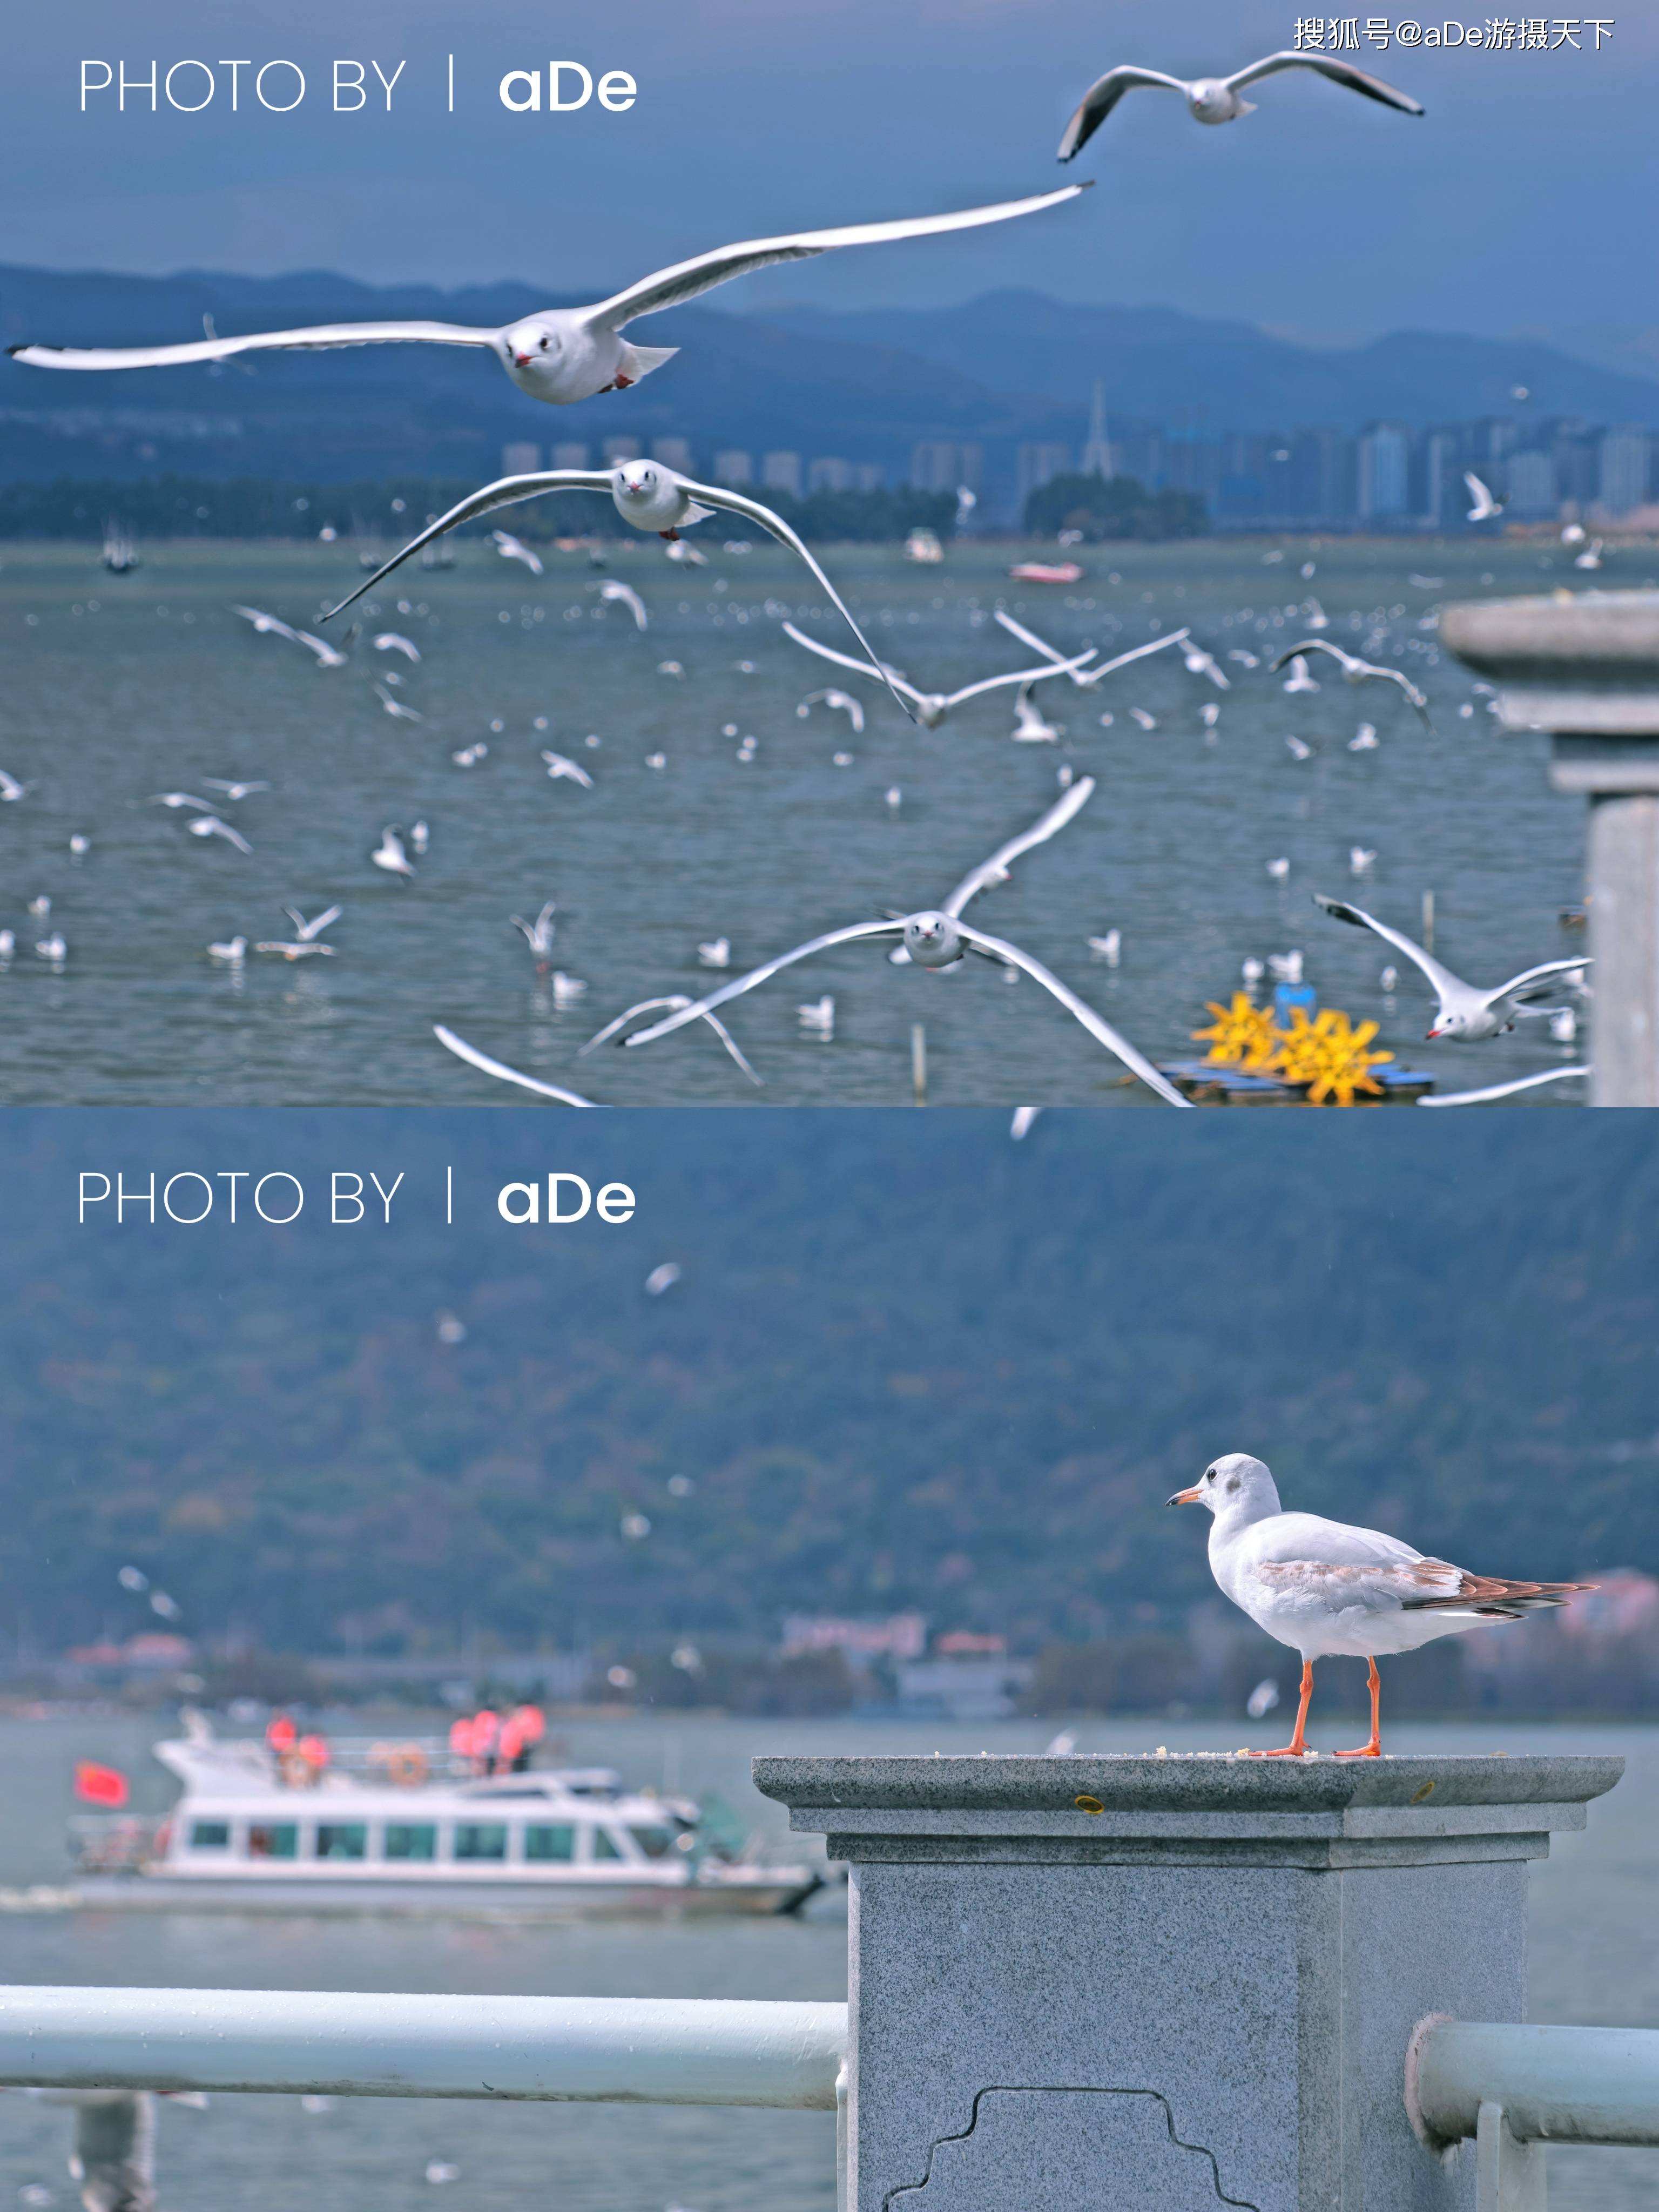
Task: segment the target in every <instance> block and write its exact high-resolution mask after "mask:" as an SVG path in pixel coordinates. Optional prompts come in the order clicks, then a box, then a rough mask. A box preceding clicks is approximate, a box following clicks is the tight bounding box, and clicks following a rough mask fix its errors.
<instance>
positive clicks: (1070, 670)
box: [996, 607, 1207, 690]
mask: <svg viewBox="0 0 1659 2212" xmlns="http://www.w3.org/2000/svg"><path fill="white" fill-rule="evenodd" d="M996 617H997V620H998V621H999V622H1000V623H1001V624H1002V627H1003V628H1004V629H1006V631H1007V632H1008V634H1009V635H1010V636H1012V637H1017V638H1018V640H1019V641H1020V643H1021V644H1022V645H1029V646H1030V648H1031V650H1032V652H1033V653H1041V654H1042V656H1043V658H1044V659H1045V660H1048V661H1051V662H1052V663H1053V664H1054V674H1055V675H1056V676H1058V675H1059V674H1060V673H1061V671H1064V672H1065V673H1066V674H1067V675H1069V676H1070V678H1071V679H1072V681H1073V684H1077V685H1078V686H1079V688H1080V689H1083V690H1089V689H1091V688H1092V687H1093V686H1094V685H1095V684H1098V683H1099V682H1100V680H1101V678H1102V677H1103V676H1110V675H1112V674H1113V673H1114V672H1115V671H1116V670H1117V669H1120V668H1127V666H1128V665H1129V663H1130V662H1131V661H1132V660H1145V659H1146V657H1147V655H1148V654H1149V653H1162V652H1163V651H1164V647H1166V646H1170V645H1179V646H1182V647H1184V646H1185V645H1186V642H1187V639H1188V635H1189V633H1188V631H1186V630H1184V629H1172V630H1171V631H1170V634H1169V635H1168V636H1167V637H1155V638H1153V639H1152V641H1151V642H1150V643H1149V644H1146V645H1135V646H1131V647H1130V648H1129V650H1128V652H1127V653H1118V654H1117V655H1116V656H1115V658H1114V659H1110V660H1103V661H1102V662H1100V664H1099V665H1097V667H1094V668H1085V667H1084V665H1083V663H1084V662H1085V660H1092V659H1094V658H1095V654H1094V648H1093V647H1091V648H1090V650H1089V651H1088V652H1087V653H1081V654H1079V656H1078V658H1077V659H1075V660H1068V659H1066V656H1065V654H1064V653H1061V652H1060V650H1059V648H1058V647H1055V646H1052V645H1048V644H1047V643H1045V641H1043V640H1042V638H1040V637H1039V636H1038V635H1036V631H1035V630H1029V629H1026V627H1025V625H1024V623H1018V622H1016V621H1015V620H1014V618H1013V617H1012V615H1011V614H1010V613H1009V611H1008V610H1007V609H1006V607H999V608H998V609H997V610H996ZM1206 658H1207V656H1206Z"/></svg>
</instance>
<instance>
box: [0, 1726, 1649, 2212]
mask: <svg viewBox="0 0 1659 2212" xmlns="http://www.w3.org/2000/svg"><path fill="white" fill-rule="evenodd" d="M355 1725H356V1726H357V1727H361V1726H362V1725H363V1723H362V1721H361V1719H360V1720H359V1721H358V1722H357V1723H356V1724H355ZM388 1725H392V1723H388ZM396 1725H397V1726H398V1728H399V1729H407V1728H408V1727H409V1725H410V1722H409V1720H408V1718H407V1717H404V1719H403V1720H401V1721H400V1722H398V1723H396ZM1272 1725H1273V1724H1272V1723H1268V1732H1267V1733H1264V1732H1263V1731H1262V1730H1261V1729H1254V1730H1248V1731H1247V1735H1248V1736H1249V1739H1250V1740H1254V1741H1259V1742H1265V1741H1273V1740H1275V1739H1274V1738H1273V1735H1272V1734H1271V1729H1272ZM1238 1729H1239V1724H1237V1723H1227V1724H1225V1725H1224V1724H1221V1723H1211V1724H1200V1723H1176V1722H1172V1721H1153V1722H1146V1723H1142V1722H1136V1721H1133V1720H1125V1721H1114V1722H1110V1723H1107V1722H1085V1723H1081V1724H1080V1726H1079V1748H1081V1749H1082V1750H1085V1751H1113V1750H1125V1751H1144V1750H1147V1749H1150V1748H1152V1747H1154V1746H1155V1745H1156V1744H1157V1743H1159V1742H1164V1743H1167V1744H1168V1745H1169V1746H1170V1747H1171V1748H1172V1749H1186V1748H1214V1747H1215V1746H1216V1744H1217V1742H1218V1741H1225V1743H1226V1744H1228V1745H1229V1746H1231V1744H1232V1743H1233V1742H1234V1741H1235V1740H1236V1739H1237V1736H1238ZM155 1733H156V1730H155V1727H154V1725H153V1724H151V1723H145V1722H143V1721H139V1720H136V1719H131V1718H119V1719H116V1718H99V1717H85V1718H55V1719H52V1720H48V1721H44V1722H34V1723H31V1722H23V1721H15V1720H7V1721H0V1761H3V1765H4V1771H5V1773H6V1775H7V1777H8V1787H7V1789H6V1791H5V1793H4V1798H3V1802H0V1883H3V1884H6V1885H17V1884H26V1883H29V1882H40V1881H61V1880H62V1879H63V1875H64V1857H63V1845H62V1839H63V1833H64V1820H65V1819H66V1818H67V1816H68V1814H70V1811H71V1810H72V1805H71V1801H70V1788H69V1778H70V1771H71V1762H72V1761H73V1760H74V1759H76V1758H77V1757H79V1758H93V1759H101V1760H105V1761H108V1762H110V1763H112V1764H114V1765H119V1766H122V1767H123V1768H124V1769H125V1771H129V1772H131V1773H133V1774H135V1775H136V1776H140V1777H142V1778H141V1780H140V1782H139V1784H138V1790H137V1796H136V1802H137V1803H138V1804H140V1805H141V1806H143V1807H148V1808H160V1807H161V1806H162V1805H165V1804H166V1803H167V1802H169V1799H170V1794H171V1791H170V1785H169V1784H168V1779H167V1777H166V1776H165V1774H163V1773H162V1772H161V1770H160V1769H159V1768H155V1766H154V1765H153V1762H150V1761H149V1760H148V1759H147V1750H148V1746H149V1742H150V1741H151V1740H152V1738H153V1736H154V1735H155ZM1315 1734H1316V1737H1317V1736H1319V1735H1320V1731H1319V1730H1318V1729H1316V1730H1315ZM562 1736H563V1741H564V1744H565V1747H566V1749H567V1751H568V1754H569V1756H570V1757H571V1758H572V1759H574V1760H576V1761H579V1762H588V1761H599V1762H605V1763H610V1764H615V1765H618V1766H620V1767H621V1768H622V1769H623V1772H624V1773H625V1775H626V1776H627V1777H628V1778H629V1779H630V1780H633V1781H635V1782H646V1781H651V1780H654V1781H656V1782H658V1783H659V1784H666V1785H668V1786H670V1787H679V1788H683V1789H684V1790H688V1791H690V1792H692V1793H699V1792H702V1793H706V1792H708V1791H711V1790H718V1791H719V1792H720V1794H721V1795H722V1796H726V1798H728V1799H729V1800H731V1801H732V1802H733V1803H735V1804H737V1805H738V1806H740V1807H742V1808H744V1810H745V1812H746V1813H747V1814H749V1815H750V1817H751V1818H752V1821H753V1825H754V1826H755V1827H756V1828H757V1829H758V1830H760V1831H762V1832H764V1833H765V1834H767V1835H768V1836H769V1837H771V1838H774V1839H775V1841H776V1842H777V1843H778V1844H780V1845H781V1846H783V1847H784V1848H787V1849H788V1850H791V1851H792V1852H793V1853H795V1854H796V1855H799V1848H800V1846H801V1845H802V1844H808V1845H809V1846H810V1844H811V1840H812V1839H811V1838H788V1837H787V1828H786V1826H785V1816H784V1814H783V1813H782V1810H781V1808H780V1807H777V1806H775V1805H772V1804H770V1803H769V1802H766V1801H764V1800H763V1799H761V1798H759V1797H758V1796H756V1795H755V1793H754V1792H753V1790H751V1789H750V1786H749V1784H748V1762H749V1760H750V1757H751V1756H753V1755H754V1754H755V1753H759V1752H850V1751H862V1752H916V1753H930V1752H933V1751H935V1750H939V1751H945V1752H947V1753H949V1752H977V1751H980V1750H991V1751H1027V1752H1029V1751H1032V1750H1036V1749H1040V1748H1041V1747H1042V1743H1043V1742H1044V1741H1046V1740H1047V1737H1048V1728H1047V1727H1046V1726H1045V1725H1042V1724H1038V1723H1006V1724H991V1725H987V1726H983V1727H980V1726H975V1727H972V1728H967V1727H962V1726H957V1725H947V1724H944V1723H939V1724H934V1723H922V1724H900V1723H869V1722H854V1721H834V1722H828V1721H820V1722H796V1721H787V1722H785V1721H739V1720H726V1719H713V1718H710V1719H700V1718H690V1719H683V1720H679V1721H677V1722H673V1723H664V1722H660V1721H656V1720H649V1719H641V1720H637V1721H628V1722H623V1723H613V1724H609V1725H606V1726H603V1727H601V1726H599V1725H598V1724H594V1723H586V1724H581V1725H574V1726H569V1727H567V1728H564V1729H562ZM1322 1740H1326V1739H1322ZM1328 1740H1330V1741H1334V1740H1336V1739H1334V1738H1330V1739H1328ZM1395 1748H1396V1749H1397V1750H1400V1751H1402V1752H1404V1751H1407V1750H1413V1751H1446V1752H1449V1751H1480V1752H1492V1751H1499V1750H1507V1751H1510V1752H1522V1751H1534V1752H1535V1751H1545V1750H1559V1751H1572V1752H1601V1753H1605V1752H1618V1753H1622V1754H1623V1755H1624V1756H1625V1757H1626V1759H1627V1760H1628V1762H1629V1765H1628V1771H1627V1772H1626V1777H1625V1778H1624V1780H1623V1781H1622V1782H1621V1783H1620V1784H1619V1786H1618V1788H1617V1789H1616V1790H1614V1791H1613V1793H1612V1794H1611V1795H1610V1796H1607V1797H1606V1798H1603V1799H1601V1800H1600V1801H1598V1802H1597V1803H1596V1804H1595V1805H1594V1806H1593V1807H1592V1808H1591V1809H1590V1816H1589V1828H1588V1830H1587V1831H1586V1832H1584V1833H1583V1834H1582V1835H1570V1836H1565V1837H1562V1838H1558V1839H1557V1841H1556V1844H1555V1846H1554V1850H1553V1855H1552V1857H1550V1858H1548V1859H1547V1860H1546V1861H1544V1862H1542V1863H1534V1868H1533V1872H1532V1911H1531V1927H1530V1948H1531V2016H1532V2018H1534V2020H1541V2021H1568V2022H1583V2023H1601V2024H1607V2025H1618V2026H1633V2027H1659V1913H1656V1912H1655V1911H1654V1907H1653V1899H1654V1896H1655V1893H1656V1885H1659V1729H1653V1728H1636V1727H1628V1726H1622V1725H1621V1726H1619V1727H1607V1728H1602V1727H1588V1726H1582V1725H1577V1724H1574V1725H1568V1726H1562V1727H1554V1728H1545V1727H1505V1728H1493V1727H1484V1726H1483V1727H1468V1728H1460V1727H1455V1726H1442V1725H1431V1724H1426V1723H1415V1724H1407V1725H1406V1726H1404V1727H1402V1728H1401V1729H1400V1730H1399V1732H1398V1734H1397V1736H1396V1738H1395ZM0 1943H3V1950H4V1958H5V1967H4V1972H3V1975H0V1979H3V1980H4V1981H7V1982H14V1983H31V1982H33V1983H76V1984H101V1983H108V1984H124V1983H125V1984H148V1985H150V1986H155V1987H165V1986H170V1985H172V1986H176V1985H185V1986H194V1987H224V1988H234V1987H245V1988H289V1989H339V1990H439V1991H441V1990H471V1991H481V1992H483V1991H496V1992H526V1993H545V1994H551V1995H568V1996H702V1997H720V1996H725V1997H738V1996H743V1997H794V1998H816V1999H831V2000H835V1999H840V1998H842V1997H843V1996H845V1994H846V1976H845V1948H846V1930H845V1923H844V1919H841V1918H838V1917H836V1912H835V1910H834V1905H833V1901H831V1903H830V1905H829V1909H828V1910H820V1911H818V1912H817V1914H816V1915H814V1916H812V1917H807V1918H805V1919H802V1920H769V1921H733V1922H731V1923H724V1924H723V1923H718V1922H713V1921H709V1922H702V1923H687V1924H683V1925H677V1924H675V1923H671V1922H667V1923H654V1922H647V1921H641V1922H636V1923H614V1924H610V1925H606V1924H604V1923H591V1924H586V1925H583V1924H580V1923H577V1924H572V1925H569V1926H563V1927H545V1928H532V1929H507V1928H501V1927H491V1926H486V1925H478V1924H469V1923H453V1924H449V1925H445V1924H443V1923H432V1924H425V1925H422V1924H406V1925H399V1924H398V1923H395V1922H392V1921H376V1920H370V1919H365V1920H362V1921H327V1922H319V1921H307V1920H304V1919H277V1918H256V1917H248V1918H246V1919H241V1918H237V1917H232V1916H222V1915H211V1916H205V1915H204V1916H201V1917H191V1916H190V1915H185V1914H179V1915H168V1916H165V1917H163V1916H155V1917H152V1916H149V1915H139V1914H133V1915H121V1914H118V1913H106V1914H94V1913H86V1914H63V1913H17V1914H9V1915H7V1916H6V1917H3V1918H0ZM67 2140H68V2120H67V2118H66V2116H65V2115H64V2113H63V2112H57V2111H52V2110H50V2109H48V2108H46V2107H43V2106H40V2105H37V2104H35V2103H34V2102H33V2100H25V2099H23V2098H21V2097H0V2194H3V2192H4V2191H7V2190H9V2191H10V2192H11V2193H12V2194H13V2195H14V2197H15V2191H18V2190H20V2189H22V2188H26V2187H28V2186H30V2185H37V2186H41V2187H45V2188H47V2189H49V2190H50V2191H52V2203H53V2205H54V2206H56V2207H57V2208H58V2212H73V2207H74V2204H75V2192H74V2191H73V2190H72V2188H71V2187H70V2184H69V2183H68V2181H67V2180H66V2179H65V2176H64V2155H65V2146H66V2143H67ZM429 2160H442V2161H444V2162H446V2163H452V2164H454V2165H456V2166H459V2168H460V2177H459V2179H458V2180H457V2181H455V2182H454V2183H453V2184H452V2185H449V2186H447V2188H435V2187H434V2186H433V2185H429V2184H428V2182H427V2181H426V2179H425V2172H426V2167H427V2165H428V2161H429ZM1549 2160H1550V2202H1551V2205H1552V2208H1553V2212H1638V2208H1645V2207H1651V2206H1652V2205H1653V2204H1654V2203H1656V2201H1659V2151H1653V2152H1641V2151H1607V2150H1577V2151H1574V2150H1553V2151H1551V2153H1550V2154H1549ZM159 2168H160V2174H161V2203H162V2205H163V2208H164V2212H223V2208H224V2206H225V2205H226V2203H234V2204H235V2205H236V2206H237V2207H238V2212H291V2208H292V2206H293V2205H294V2204H295V2202H296V2201H298V2202H306V2203H313V2204H315V2205H318V2206H319V2207H333V2206H337V2205H338V2206H344V2205H348V2204H349V2206H350V2207H351V2208H352V2212H414V2208H415V2207H417V2206H418V2207H421V2208H422V2212H521V2209H522V2207H524V2206H525V2205H526V2204H534V2203H543V2202H552V2203H557V2204H558V2205H559V2206H560V2207H561V2208H562V2212H663V2208H665V2207H668V2206H672V2205H680V2206H687V2207H692V2208H695V2209H696V2212H830V2208H831V2207H832V2206H833V2204H834V2202H835V2126H834V2121H833V2119H832V2118H831V2117H830V2116H829V2115H828V2114H825V2113H817V2112H724V2111H720V2110H718V2109H714V2108H710V2109H708V2110H697V2109H693V2108H684V2109H680V2108H676V2107H671V2106H662V2107H655V2108H653V2107H650V2106H639V2107H625V2106H614V2107H612V2106H599V2105H596V2106H581V2105H568V2106H551V2105H546V2106H535V2105H501V2106H486V2105H472V2104H459V2103H446V2102H442V2101H440V2100H401V2099H398V2100H391V2099H373V2100H371V2099H361V2100H357V2099H349V2098H343V2099H340V2100H337V2102H336V2103H335V2105H334V2106H333V2107H332V2109H331V2110H330V2111H329V2112H325V2113H321V2114H314V2115H313V2114H307V2113H306V2112H303V2111H302V2110H301V2106H300V2103H299V2100H297V2099H295V2098H289V2097H283V2098H260V2097H216V2098H215V2099H214V2100H212V2103H211V2105H210V2108H209V2109H208V2110H207V2111H206V2112H191V2111H188V2110H185V2111H180V2110H179V2109H178V2108H177V2107H175V2106H163V2108H162V2111H161V2120H160V2126H159Z"/></svg>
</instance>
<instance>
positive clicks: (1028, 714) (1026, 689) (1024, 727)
mask: <svg viewBox="0 0 1659 2212" xmlns="http://www.w3.org/2000/svg"><path fill="white" fill-rule="evenodd" d="M1012 737H1013V740H1014V743H1015V744H1017V745H1052V744H1054V743H1055V742H1056V741H1057V739H1058V738H1059V737H1060V725H1059V724H1058V723H1057V722H1050V721H1048V720H1045V719H1044V717H1043V714H1042V708H1040V707H1038V706H1037V705H1036V702H1034V701H1033V699H1032V697H1031V687H1030V684H1021V685H1020V687H1019V689H1018V691H1016V692H1015V694H1014V726H1013V731H1012Z"/></svg>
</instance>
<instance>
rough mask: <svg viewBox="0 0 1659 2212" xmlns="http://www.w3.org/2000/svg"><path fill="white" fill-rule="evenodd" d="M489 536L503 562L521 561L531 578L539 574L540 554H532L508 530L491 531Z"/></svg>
mask: <svg viewBox="0 0 1659 2212" xmlns="http://www.w3.org/2000/svg"><path fill="white" fill-rule="evenodd" d="M489 535H490V537H491V538H492V539H493V540H494V541H495V550H496V551H497V552H498V553H499V554H500V555H501V558H502V560H503V561H522V562H523V563H524V565H525V567H526V568H528V569H529V571H530V573H531V574H532V576H539V575H540V574H541V573H542V559H541V556H540V554H539V553H532V551H531V550H530V548H529V547H528V546H527V545H526V544H525V542H524V540H523V539H522V538H515V537H514V536H513V532H511V531H510V530H492V531H491V532H490V533H489Z"/></svg>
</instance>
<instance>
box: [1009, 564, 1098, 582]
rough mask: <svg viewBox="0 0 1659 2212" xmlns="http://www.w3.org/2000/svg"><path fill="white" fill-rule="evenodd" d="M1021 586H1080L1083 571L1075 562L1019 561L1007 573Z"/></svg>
mask: <svg viewBox="0 0 1659 2212" xmlns="http://www.w3.org/2000/svg"><path fill="white" fill-rule="evenodd" d="M1008 574H1010V575H1011V576H1012V577H1013V579H1014V580H1015V581H1016V582H1017V583H1021V584H1080V583H1081V582H1082V581H1083V571H1082V569H1081V568H1079V567H1078V564H1077V562H1075V561H1056V562H1047V561H1021V562H1018V565H1017V566H1016V567H1014V568H1011V569H1010V570H1009V571H1008Z"/></svg>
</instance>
